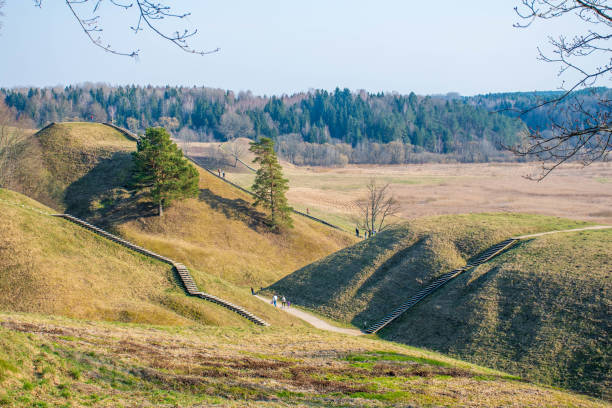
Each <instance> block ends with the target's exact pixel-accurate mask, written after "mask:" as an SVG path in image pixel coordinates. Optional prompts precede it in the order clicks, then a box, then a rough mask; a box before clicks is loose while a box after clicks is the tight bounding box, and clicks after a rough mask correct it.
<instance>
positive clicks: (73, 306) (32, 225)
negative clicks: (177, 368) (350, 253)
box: [0, 189, 298, 326]
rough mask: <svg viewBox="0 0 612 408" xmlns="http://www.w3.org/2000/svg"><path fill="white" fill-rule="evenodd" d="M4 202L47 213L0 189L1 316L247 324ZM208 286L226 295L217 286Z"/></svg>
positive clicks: (277, 318)
mask: <svg viewBox="0 0 612 408" xmlns="http://www.w3.org/2000/svg"><path fill="white" fill-rule="evenodd" d="M9 203H17V204H25V205H27V206H29V207H33V208H37V209H40V210H42V211H46V212H49V213H52V212H53V210H51V209H50V208H47V207H44V206H42V205H40V204H38V203H37V202H35V201H33V200H31V199H28V198H26V197H24V196H22V195H20V194H17V193H13V192H10V191H8V190H3V189H0V226H1V228H2V233H1V234H0V276H1V277H2V278H1V279H0V309H2V310H11V311H22V312H38V313H45V314H60V315H65V316H72V317H77V318H87V319H102V320H112V321H132V322H142V323H155V324H178V325H191V324H195V323H197V324H211V325H233V326H246V325H250V324H251V323H249V322H247V321H246V320H245V319H243V318H241V317H239V316H238V315H236V314H235V313H232V312H230V311H227V310H226V309H224V308H222V307H219V306H216V305H214V304H212V303H209V302H206V301H203V300H201V299H197V298H192V297H188V296H186V295H185V293H184V292H183V290H182V288H181V287H180V286H179V283H178V281H177V279H176V276H175V274H174V272H173V271H172V269H171V268H170V266H168V265H166V264H163V263H160V262H157V261H154V260H152V259H150V258H147V257H145V256H143V255H140V254H137V253H135V252H132V251H129V250H127V249H126V248H124V247H122V246H119V245H118V244H115V243H113V242H111V241H108V240H106V239H104V238H102V237H99V236H97V235H95V234H93V233H91V232H89V231H87V230H85V229H83V228H81V227H78V226H76V225H74V224H71V223H69V222H67V221H65V220H63V219H60V218H55V217H51V216H48V215H42V214H40V213H38V212H36V211H34V210H31V209H29V208H22V207H20V206H18V205H14V204H9ZM199 276H200V277H201V279H209V280H211V281H214V279H213V278H210V277H207V276H206V275H205V274H201V273H200V274H199ZM215 283H216V285H218V286H222V287H226V289H225V291H226V292H231V290H232V288H231V286H230V285H228V284H226V283H224V282H222V281H220V280H218V281H216V282H215ZM236 298H238V296H236ZM235 300H236V302H237V303H240V302H239V299H235ZM263 307H264V308H266V305H263ZM266 317H267V318H268V319H269V320H270V321H272V322H273V323H276V324H289V323H291V322H294V320H292V319H291V318H290V317H288V316H286V315H285V314H283V313H280V312H276V311H275V310H273V309H272V308H267V313H266ZM295 323H296V324H298V323H297V321H295Z"/></svg>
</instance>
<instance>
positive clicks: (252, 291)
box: [251, 287, 255, 295]
mask: <svg viewBox="0 0 612 408" xmlns="http://www.w3.org/2000/svg"><path fill="white" fill-rule="evenodd" d="M251 295H255V289H253V287H251Z"/></svg>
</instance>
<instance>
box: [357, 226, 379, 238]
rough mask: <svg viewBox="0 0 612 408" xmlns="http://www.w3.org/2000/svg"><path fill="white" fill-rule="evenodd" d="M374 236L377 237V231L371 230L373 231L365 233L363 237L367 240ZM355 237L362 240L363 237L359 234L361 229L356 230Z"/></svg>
mask: <svg viewBox="0 0 612 408" xmlns="http://www.w3.org/2000/svg"><path fill="white" fill-rule="evenodd" d="M374 235H376V230H371V231H368V230H365V231H364V232H363V237H364V239H367V238H370V237H373V236H374ZM355 236H357V237H360V238H361V235H360V234H359V227H356V228H355Z"/></svg>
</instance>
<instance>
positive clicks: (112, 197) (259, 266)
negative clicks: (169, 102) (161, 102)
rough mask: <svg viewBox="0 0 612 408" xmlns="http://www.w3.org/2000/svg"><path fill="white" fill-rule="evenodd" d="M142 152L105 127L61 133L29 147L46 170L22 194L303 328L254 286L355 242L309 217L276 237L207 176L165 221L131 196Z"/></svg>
mask: <svg viewBox="0 0 612 408" xmlns="http://www.w3.org/2000/svg"><path fill="white" fill-rule="evenodd" d="M134 149H135V143H134V142H133V141H130V140H128V139H126V138H125V137H124V136H123V135H122V134H121V133H119V132H116V131H115V130H113V129H111V128H109V127H107V126H104V125H100V124H95V123H65V124H56V125H53V126H51V127H48V128H46V129H44V130H43V131H41V132H39V133H38V134H36V135H35V136H34V137H32V138H31V139H29V140H28V148H27V149H25V152H26V153H31V154H25V155H24V156H23V160H24V162H28V161H33V162H39V163H44V166H42V167H41V168H40V169H39V172H38V173H36V172H31V171H27V172H25V173H27V174H28V175H30V176H31V177H30V178H28V177H26V178H24V179H22V185H21V190H22V191H24V192H25V193H26V194H27V195H29V196H31V197H34V198H37V199H41V200H44V202H45V203H47V204H49V205H50V206H51V207H53V208H56V209H58V210H64V209H65V210H66V211H67V212H69V213H71V214H73V215H77V216H80V217H83V218H86V219H88V220H90V221H91V222H93V223H95V224H97V225H101V226H103V227H106V228H108V229H110V230H111V231H113V232H116V233H119V234H120V235H123V236H124V237H126V238H127V239H129V240H131V241H133V242H135V243H138V244H140V245H142V246H145V247H147V248H149V249H152V250H154V251H157V252H159V253H161V254H164V255H166V256H169V257H171V258H173V259H176V260H177V261H180V262H183V263H185V264H186V265H187V266H189V267H190V268H191V269H192V274H193V275H194V278H195V279H196V281H197V282H198V284H199V285H200V286H201V288H202V289H203V290H205V291H208V292H210V293H213V294H215V295H218V296H221V297H224V298H227V299H228V300H231V301H233V302H235V303H237V304H240V305H242V306H245V307H247V308H248V309H249V310H250V311H252V312H253V313H256V314H258V315H260V316H261V317H263V318H265V319H268V320H271V321H272V322H285V323H292V324H301V323H300V322H299V321H298V320H296V319H293V318H289V317H286V316H284V315H283V314H279V313H276V312H274V310H272V309H270V307H268V306H267V305H265V304H263V303H262V302H260V301H258V300H256V299H253V298H251V297H250V296H249V287H250V286H253V287H258V286H264V285H267V284H269V283H271V282H273V281H275V280H277V279H279V278H281V277H282V276H285V275H286V274H288V273H290V272H292V271H293V270H295V269H297V268H299V267H301V266H304V265H306V264H308V263H310V262H313V261H314V260H316V259H317V258H320V257H323V256H325V255H328V254H330V253H332V252H334V251H336V250H338V249H340V248H343V247H345V246H346V245H348V244H350V243H352V242H354V239H353V238H352V237H351V236H350V235H347V234H343V233H339V232H337V231H334V230H331V229H329V228H327V227H324V226H322V225H319V224H317V223H313V222H311V221H307V220H304V219H299V218H296V219H295V228H294V229H293V230H291V231H290V232H288V233H286V234H283V235H277V234H270V233H268V232H266V230H265V228H262V227H261V226H260V225H258V223H257V219H258V217H259V216H260V215H261V214H259V213H258V212H257V210H256V209H253V208H252V206H251V204H250V197H248V196H246V195H244V194H243V193H242V192H240V191H237V190H235V189H234V188H232V187H231V186H228V185H226V184H225V183H223V182H221V181H220V180H217V179H216V178H214V177H212V176H211V175H210V174H208V173H207V172H205V171H203V170H201V171H200V175H201V178H200V187H201V189H202V190H201V195H200V197H199V198H198V199H193V200H186V201H184V202H178V203H176V205H174V206H173V207H171V208H169V209H168V211H167V212H166V213H165V217H164V219H163V220H159V219H158V218H157V217H156V216H154V214H155V209H153V208H151V206H150V205H148V204H147V203H146V201H145V200H142V199H141V198H140V197H139V196H138V194H135V193H134V192H133V191H130V190H129V189H128V188H127V186H128V184H129V174H130V165H131V158H130V152H131V151H133V150H134ZM24 169H30V170H31V166H25V165H24ZM25 173H24V174H25ZM43 176H44V177H43ZM32 186H36V188H34V187H32Z"/></svg>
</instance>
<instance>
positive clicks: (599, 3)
mask: <svg viewBox="0 0 612 408" xmlns="http://www.w3.org/2000/svg"><path fill="white" fill-rule="evenodd" d="M515 11H516V13H517V15H518V16H519V17H520V18H521V20H522V22H520V23H517V24H515V27H519V28H526V27H529V26H530V25H531V24H533V23H534V21H536V20H538V19H542V20H550V19H555V18H560V17H563V16H565V15H573V16H574V17H575V18H578V19H579V20H581V21H582V22H583V23H584V24H585V25H586V26H587V27H588V28H587V30H586V32H585V33H584V34H581V35H577V36H574V37H572V38H568V37H567V36H564V35H560V36H559V37H557V38H554V37H552V36H551V37H549V38H548V41H549V44H550V45H551V46H552V48H553V51H552V54H551V55H546V54H545V53H544V52H543V51H542V50H541V49H540V48H538V53H539V59H540V60H542V61H544V62H549V63H555V64H559V65H560V69H559V76H563V75H564V74H566V73H569V72H572V73H574V74H577V75H578V80H577V81H575V82H574V83H572V84H570V85H569V86H567V85H566V84H565V83H563V84H562V86H561V89H562V90H563V91H564V92H563V93H562V94H561V95H560V96H558V97H555V98H551V99H548V100H543V101H538V103H536V104H535V105H534V106H532V107H530V108H529V109H526V110H523V111H520V114H521V115H524V114H526V113H528V112H531V111H533V110H535V109H542V108H546V109H554V110H557V111H558V112H560V113H561V115H558V116H562V117H564V120H561V121H559V120H556V121H554V122H553V125H552V128H551V129H550V130H546V131H541V130H540V129H529V133H528V134H527V135H526V137H525V143H523V144H522V145H518V146H512V147H509V149H510V150H511V151H513V152H514V153H515V154H517V155H519V156H523V157H527V158H533V159H537V160H538V161H540V162H541V163H542V168H541V172H540V173H539V174H538V175H535V176H528V178H531V179H535V180H542V179H544V178H545V177H546V176H547V175H548V174H550V172H551V171H553V170H554V169H556V168H557V167H558V166H559V165H561V164H563V163H565V162H567V161H569V160H572V161H580V162H581V163H582V164H583V165H585V166H587V165H589V164H591V163H593V162H594V161H598V160H607V159H608V157H609V153H610V150H611V149H612V144H611V138H612V130H611V128H612V124H611V120H610V112H611V111H612V104H611V100H610V97H609V96H608V94H606V93H604V94H596V93H595V91H593V95H597V98H596V99H597V102H596V103H595V104H590V105H589V106H587V105H586V104H585V102H584V99H583V96H582V95H584V93H582V94H578V93H577V92H576V91H578V90H580V89H583V88H589V87H592V86H595V85H597V84H598V83H600V81H604V80H606V79H607V80H612V46H611V45H610V43H609V41H610V39H612V7H611V6H609V5H608V1H607V0H521V3H520V6H518V7H515ZM585 57H589V58H588V60H589V61H591V60H594V59H596V60H598V61H599V62H598V64H597V65H596V66H594V67H589V66H588V63H587V62H585Z"/></svg>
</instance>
